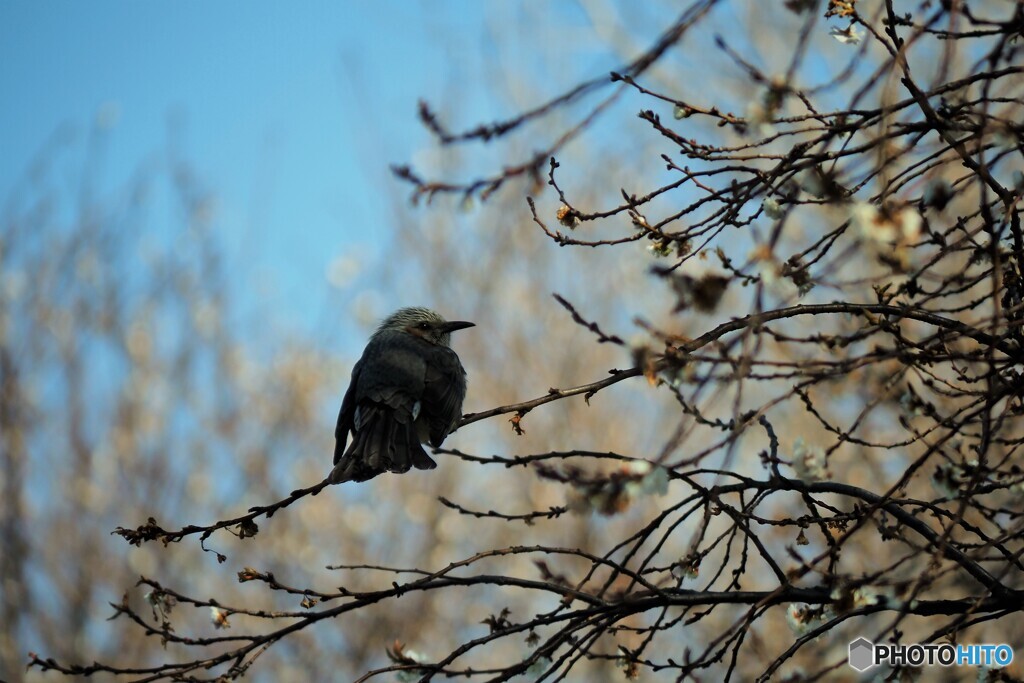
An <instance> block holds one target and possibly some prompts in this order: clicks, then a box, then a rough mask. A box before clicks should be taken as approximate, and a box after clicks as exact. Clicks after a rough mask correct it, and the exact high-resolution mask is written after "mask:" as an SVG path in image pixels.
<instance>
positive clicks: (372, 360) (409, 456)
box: [328, 306, 475, 484]
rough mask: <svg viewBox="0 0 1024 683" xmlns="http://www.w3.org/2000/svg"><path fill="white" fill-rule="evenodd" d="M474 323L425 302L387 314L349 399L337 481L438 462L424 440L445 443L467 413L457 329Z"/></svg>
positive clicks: (340, 432)
mask: <svg viewBox="0 0 1024 683" xmlns="http://www.w3.org/2000/svg"><path fill="white" fill-rule="evenodd" d="M474 326H475V325H474V323H470V322H465V321H461V320H455V321H448V320H445V319H444V318H442V317H441V315H440V314H438V313H436V312H435V311H432V310H430V309H429V308H423V307H418V306H414V307H408V308H400V309H399V310H397V311H395V312H394V313H392V314H391V315H389V316H388V317H387V318H385V319H384V321H383V322H382V323H381V324H380V326H379V327H378V328H377V330H376V331H375V332H374V333H373V335H371V337H370V341H369V342H368V343H367V345H366V348H365V349H364V350H363V355H362V356H361V357H360V359H359V360H358V361H357V362H356V364H355V366H354V367H353V368H352V379H351V381H350V382H349V385H348V391H346V392H345V398H344V399H342V402H341V410H340V411H339V413H338V426H337V428H336V429H335V432H334V437H335V445H334V469H333V470H331V473H330V475H329V476H328V479H329V480H330V482H331V483H332V484H339V483H342V482H346V481H367V480H368V479H372V478H374V477H376V476H377V475H378V474H383V473H384V472H408V471H409V469H411V468H413V467H415V468H416V469H419V470H431V469H434V468H435V467H437V463H436V462H434V461H433V459H431V457H430V456H429V455H427V453H426V451H424V450H423V446H422V445H421V444H422V443H423V442H429V443H430V445H431V446H434V447H435V448H438V447H440V446H441V444H442V443H443V442H444V439H445V437H446V436H448V434H450V433H451V432H452V430H453V429H455V427H456V425H457V424H458V421H459V418H461V417H462V401H463V399H465V397H466V370H465V368H463V367H462V363H461V361H460V360H459V357H458V355H456V353H455V351H453V350H452V349H451V346H450V344H451V333H452V332H455V331H456V330H462V329H465V328H467V327H474ZM350 434H351V436H352V442H351V443H348V437H349V435H350ZM346 445H347V448H346Z"/></svg>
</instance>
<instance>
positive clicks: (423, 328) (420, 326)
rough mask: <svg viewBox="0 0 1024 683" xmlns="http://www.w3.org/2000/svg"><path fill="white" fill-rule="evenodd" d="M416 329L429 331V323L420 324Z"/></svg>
mask: <svg viewBox="0 0 1024 683" xmlns="http://www.w3.org/2000/svg"><path fill="white" fill-rule="evenodd" d="M416 327H418V328H420V329H421V330H429V329H430V323H420V324H419V325H417V326H416Z"/></svg>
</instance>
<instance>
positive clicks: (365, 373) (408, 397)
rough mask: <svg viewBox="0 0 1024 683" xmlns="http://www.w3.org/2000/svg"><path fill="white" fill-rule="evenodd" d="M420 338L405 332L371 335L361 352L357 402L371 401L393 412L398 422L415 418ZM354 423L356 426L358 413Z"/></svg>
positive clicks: (422, 370) (420, 383)
mask: <svg viewBox="0 0 1024 683" xmlns="http://www.w3.org/2000/svg"><path fill="white" fill-rule="evenodd" d="M422 344H423V342H422V341H421V340H419V339H416V338H414V337H411V336H410V335H408V334H404V333H403V334H394V335H389V336H386V337H381V338H375V339H374V340H373V341H371V342H370V344H369V345H368V346H367V347H366V351H364V352H363V358H362V363H363V369H362V372H361V373H360V375H359V381H358V388H357V394H356V398H357V404H358V403H362V402H364V401H372V402H373V403H377V404H380V405H384V406H387V407H388V408H391V409H392V410H393V411H394V412H395V416H396V418H397V419H398V420H399V421H400V422H403V423H404V422H406V420H407V419H409V420H415V419H416V417H415V416H416V413H417V411H418V410H419V409H418V408H417V407H416V403H417V402H418V401H419V400H420V396H422V395H423V377H424V374H425V373H426V359H425V358H424V355H423V349H422V347H421V345H422ZM356 427H357V428H358V427H359V421H358V417H357V418H356Z"/></svg>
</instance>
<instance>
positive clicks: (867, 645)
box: [848, 638, 875, 671]
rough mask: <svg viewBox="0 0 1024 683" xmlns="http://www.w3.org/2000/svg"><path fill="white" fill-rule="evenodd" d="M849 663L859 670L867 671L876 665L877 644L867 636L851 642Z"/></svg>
mask: <svg viewBox="0 0 1024 683" xmlns="http://www.w3.org/2000/svg"><path fill="white" fill-rule="evenodd" d="M848 661H849V664H850V666H851V667H853V668H854V669H856V670H857V671H867V670H868V669H870V668H871V667H873V666H874V665H875V645H874V643H872V642H871V641H870V640H868V639H867V638H858V639H857V640H855V641H853V642H852V643H850V658H849V660H848Z"/></svg>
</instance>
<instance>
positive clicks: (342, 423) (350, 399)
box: [334, 358, 363, 465]
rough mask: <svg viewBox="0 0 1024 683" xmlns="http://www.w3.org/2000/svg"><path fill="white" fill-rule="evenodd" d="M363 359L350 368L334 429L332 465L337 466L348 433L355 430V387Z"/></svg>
mask: <svg viewBox="0 0 1024 683" xmlns="http://www.w3.org/2000/svg"><path fill="white" fill-rule="evenodd" d="M362 365H363V359H362V358H360V359H359V360H358V361H357V362H356V364H355V366H353V368H352V379H351V380H350V381H349V383H348V391H346V392H345V398H343V399H342V400H341V410H339V411H338V426H337V427H335V428H334V464H335V465H337V464H338V461H339V460H341V456H342V454H343V453H344V452H345V444H346V443H348V434H349V432H351V431H353V430H354V429H355V415H356V385H357V384H359V374H360V370H361V369H362Z"/></svg>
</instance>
